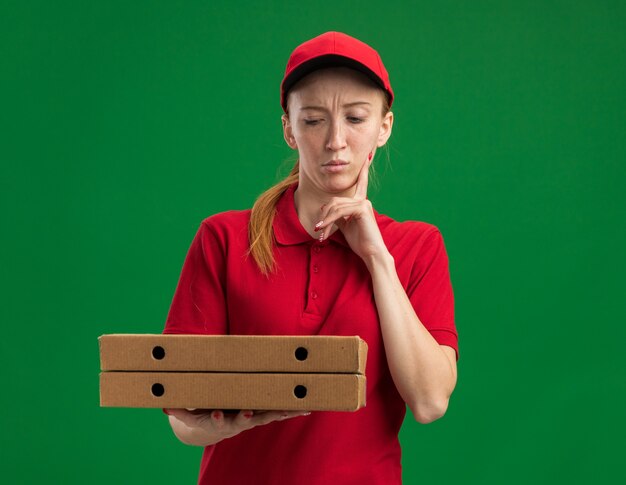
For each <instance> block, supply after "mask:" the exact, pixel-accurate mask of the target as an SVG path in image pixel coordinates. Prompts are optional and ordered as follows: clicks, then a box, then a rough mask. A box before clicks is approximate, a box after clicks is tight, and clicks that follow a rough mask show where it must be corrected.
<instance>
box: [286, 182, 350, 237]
mask: <svg viewBox="0 0 626 485" xmlns="http://www.w3.org/2000/svg"><path fill="white" fill-rule="evenodd" d="M355 190H356V188H355V187H350V189H349V190H347V191H345V192H341V193H337V194H330V193H328V192H323V191H319V190H316V188H315V187H309V186H307V184H303V183H302V180H300V182H299V183H298V188H297V189H296V191H295V192H294V203H295V206H296V213H297V214H298V219H299V220H300V224H302V227H304V229H306V231H307V232H308V233H309V234H310V235H311V237H313V238H315V239H317V238H318V236H319V235H318V234H317V233H316V232H315V231H314V228H315V224H317V223H318V222H319V221H320V219H321V215H322V211H321V208H322V206H323V205H325V204H328V202H330V199H332V198H333V197H354V191H355ZM336 230H337V226H334V225H333V229H332V231H331V234H332V233H333V232H335V231H336Z"/></svg>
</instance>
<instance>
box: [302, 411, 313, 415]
mask: <svg viewBox="0 0 626 485" xmlns="http://www.w3.org/2000/svg"><path fill="white" fill-rule="evenodd" d="M310 414H311V411H308V412H306V413H304V414H303V415H302V416H309V415H310Z"/></svg>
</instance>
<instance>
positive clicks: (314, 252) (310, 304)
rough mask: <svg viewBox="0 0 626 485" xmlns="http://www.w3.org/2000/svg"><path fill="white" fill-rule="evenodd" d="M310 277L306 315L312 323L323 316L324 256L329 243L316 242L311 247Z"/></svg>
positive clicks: (318, 320)
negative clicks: (322, 280) (322, 279)
mask: <svg viewBox="0 0 626 485" xmlns="http://www.w3.org/2000/svg"><path fill="white" fill-rule="evenodd" d="M309 251H310V257H309V277H308V284H307V293H306V296H307V298H306V306H305V309H304V316H305V317H306V319H307V320H308V321H310V322H311V323H313V322H314V323H316V324H319V322H320V320H321V317H322V301H323V298H324V296H327V295H323V291H324V288H323V287H322V285H321V278H322V275H323V269H324V263H323V261H324V256H325V254H326V252H328V248H327V243H326V242H323V243H319V242H314V243H312V244H311V245H310V247H309Z"/></svg>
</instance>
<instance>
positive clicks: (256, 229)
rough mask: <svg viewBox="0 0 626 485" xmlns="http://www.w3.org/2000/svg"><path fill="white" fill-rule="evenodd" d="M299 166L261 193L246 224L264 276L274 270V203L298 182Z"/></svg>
mask: <svg viewBox="0 0 626 485" xmlns="http://www.w3.org/2000/svg"><path fill="white" fill-rule="evenodd" d="M299 169H300V165H299V163H298V162H296V164H295V165H294V167H293V168H292V169H291V173H290V174H289V175H288V176H287V177H286V178H285V179H283V180H282V181H280V182H278V183H277V184H276V185H274V186H273V187H270V188H269V189H267V190H266V191H265V192H263V193H262V194H261V195H260V196H259V198H258V199H257V200H256V202H255V203H254V206H253V207H252V213H251V214H250V223H249V224H248V238H249V240H250V249H248V254H249V255H250V254H251V255H252V257H253V258H254V261H255V262H256V264H257V266H258V267H259V269H260V270H261V273H263V274H264V275H265V276H268V275H269V274H270V273H273V272H274V271H275V270H276V261H275V259H274V243H275V239H274V231H273V226H272V223H273V222H274V215H275V214H276V203H277V202H278V200H279V199H280V198H281V196H282V195H283V194H284V193H285V191H286V190H287V189H288V188H289V187H290V186H291V185H293V184H294V183H296V182H297V181H298V173H299V171H300V170H299Z"/></svg>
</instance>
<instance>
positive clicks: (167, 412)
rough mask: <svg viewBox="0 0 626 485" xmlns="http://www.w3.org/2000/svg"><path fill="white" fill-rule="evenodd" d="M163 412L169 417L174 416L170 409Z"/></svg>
mask: <svg viewBox="0 0 626 485" xmlns="http://www.w3.org/2000/svg"><path fill="white" fill-rule="evenodd" d="M163 412H164V413H165V414H167V415H168V416H171V415H172V413H170V410H169V409H163Z"/></svg>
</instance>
